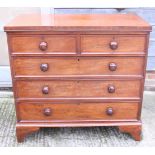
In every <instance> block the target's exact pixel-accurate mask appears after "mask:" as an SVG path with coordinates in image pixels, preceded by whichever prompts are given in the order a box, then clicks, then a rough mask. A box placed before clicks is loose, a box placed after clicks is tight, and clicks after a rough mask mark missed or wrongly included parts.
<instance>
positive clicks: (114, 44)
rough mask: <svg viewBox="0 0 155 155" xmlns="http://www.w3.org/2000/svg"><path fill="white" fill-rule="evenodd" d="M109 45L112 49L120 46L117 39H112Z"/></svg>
mask: <svg viewBox="0 0 155 155" xmlns="http://www.w3.org/2000/svg"><path fill="white" fill-rule="evenodd" d="M109 46H110V48H111V49H112V50H116V49H117V48H118V43H117V42H116V41H111V42H110V44H109Z"/></svg>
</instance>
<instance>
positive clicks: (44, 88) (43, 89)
mask: <svg viewBox="0 0 155 155" xmlns="http://www.w3.org/2000/svg"><path fill="white" fill-rule="evenodd" d="M42 93H43V94H48V93H49V88H48V86H44V87H43V88H42Z"/></svg>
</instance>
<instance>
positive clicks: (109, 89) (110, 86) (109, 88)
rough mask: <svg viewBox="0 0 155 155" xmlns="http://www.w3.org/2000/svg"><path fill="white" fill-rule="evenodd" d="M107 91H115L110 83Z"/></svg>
mask: <svg viewBox="0 0 155 155" xmlns="http://www.w3.org/2000/svg"><path fill="white" fill-rule="evenodd" d="M108 92H109V93H114V92H115V87H114V86H112V85H109V86H108Z"/></svg>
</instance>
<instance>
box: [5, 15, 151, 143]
mask: <svg viewBox="0 0 155 155" xmlns="http://www.w3.org/2000/svg"><path fill="white" fill-rule="evenodd" d="M4 29H5V31H6V32H7V38H8V48H9V55H10V65H11V72H12V82H13V91H14V98H15V106H16V116H17V124H16V135H17V140H18V142H22V141H23V140H24V138H25V136H26V135H27V134H28V133H32V132H35V131H37V130H39V128H40V127H84V126H116V127H118V129H119V130H120V131H121V132H127V133H130V134H131V136H132V137H133V138H134V139H135V140H138V141H139V140H140V139H141V126H142V123H141V107H142V99H143V89H144V80H145V69H146V60H147V50H148V41H149V33H150V31H151V26H150V25H149V24H148V23H146V22H145V21H144V20H142V19H141V18H140V17H138V16H137V15H133V14H113V15H112V14H106V15H102V14H91V15H89V14H87V15H86V14H84V15H71V14H65V15H56V14H55V15H53V14H51V15H39V14H38V15H37V14H33V15H32V14H27V15H21V16H19V17H16V18H15V19H14V20H13V21H11V22H10V23H9V24H8V25H6V26H5V28H4Z"/></svg>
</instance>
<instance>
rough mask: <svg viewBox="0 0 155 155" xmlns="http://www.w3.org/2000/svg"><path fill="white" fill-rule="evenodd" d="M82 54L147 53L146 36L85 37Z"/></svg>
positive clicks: (82, 40)
mask: <svg viewBox="0 0 155 155" xmlns="http://www.w3.org/2000/svg"><path fill="white" fill-rule="evenodd" d="M81 51H82V53H105V52H111V53H118V52H121V53H126V52H128V53H131V54H132V53H135V52H144V51H145V36H144V35H139V36H138V35H137V36H136V35H83V36H82V37H81Z"/></svg>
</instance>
